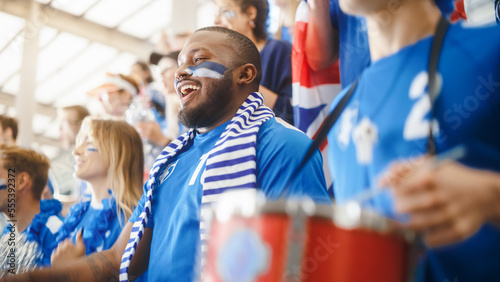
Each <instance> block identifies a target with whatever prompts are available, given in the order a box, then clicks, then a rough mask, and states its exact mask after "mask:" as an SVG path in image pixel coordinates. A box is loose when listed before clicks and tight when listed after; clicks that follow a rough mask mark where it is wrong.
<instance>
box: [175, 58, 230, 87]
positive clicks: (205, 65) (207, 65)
mask: <svg viewBox="0 0 500 282" xmlns="http://www.w3.org/2000/svg"><path fill="white" fill-rule="evenodd" d="M201 69H207V70H210V71H214V72H216V73H217V74H220V75H221V76H222V75H224V73H225V72H226V70H227V68H226V67H225V66H224V65H221V64H219V63H216V62H211V61H205V62H202V63H200V64H199V65H196V66H190V67H188V68H186V72H187V73H188V75H193V74H195V71H196V70H201ZM177 84H179V80H177V79H175V81H174V85H175V88H176V89H177Z"/></svg>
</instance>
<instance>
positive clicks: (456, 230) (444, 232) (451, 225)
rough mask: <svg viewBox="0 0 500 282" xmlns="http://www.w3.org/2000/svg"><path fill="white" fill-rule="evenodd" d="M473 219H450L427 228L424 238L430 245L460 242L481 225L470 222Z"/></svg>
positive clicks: (437, 245)
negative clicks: (445, 222)
mask: <svg viewBox="0 0 500 282" xmlns="http://www.w3.org/2000/svg"><path fill="white" fill-rule="evenodd" d="M471 222H472V221H467V220H464V221H450V222H448V223H447V224H443V225H439V226H436V227H434V228H431V229H428V230H426V232H425V233H424V240H425V243H426V244H427V246H429V247H440V246H444V245H448V244H452V243H457V242H460V241H462V240H464V239H466V238H468V237H469V236H471V235H473V234H474V233H476V232H477V231H478V229H479V227H480V226H481V225H474V224H470V223H471Z"/></svg>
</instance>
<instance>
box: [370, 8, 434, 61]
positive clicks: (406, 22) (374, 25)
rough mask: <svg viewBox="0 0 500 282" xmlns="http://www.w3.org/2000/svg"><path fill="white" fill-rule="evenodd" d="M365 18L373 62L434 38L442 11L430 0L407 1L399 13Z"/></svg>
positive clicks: (374, 14) (377, 14)
mask: <svg viewBox="0 0 500 282" xmlns="http://www.w3.org/2000/svg"><path fill="white" fill-rule="evenodd" d="M381 14H383V13H380V12H379V13H371V14H369V15H367V16H366V21H367V26H368V37H369V45H370V54H371V59H372V61H377V60H379V59H381V58H384V57H387V56H389V55H392V54H395V53H396V52H398V51H399V50H401V49H403V48H404V47H406V46H408V45H411V44H414V43H416V42H418V41H419V40H421V39H422V38H425V37H427V36H430V35H433V34H434V31H435V29H436V26H437V23H438V21H439V19H440V17H441V12H440V11H439V9H438V8H437V7H436V6H435V5H434V3H433V2H432V1H429V0H419V1H405V2H403V4H402V5H401V7H400V9H399V11H397V13H390V17H387V16H386V14H384V15H385V16H384V17H383V18H382V17H381V16H380V15H381Z"/></svg>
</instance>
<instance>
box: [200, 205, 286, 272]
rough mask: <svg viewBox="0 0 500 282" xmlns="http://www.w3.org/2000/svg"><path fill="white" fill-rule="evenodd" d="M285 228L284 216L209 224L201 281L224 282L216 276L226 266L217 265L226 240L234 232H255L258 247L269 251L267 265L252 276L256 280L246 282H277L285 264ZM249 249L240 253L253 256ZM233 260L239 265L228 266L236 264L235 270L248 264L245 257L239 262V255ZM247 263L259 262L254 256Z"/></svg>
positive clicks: (238, 219) (262, 216) (264, 216)
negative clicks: (205, 261) (204, 265)
mask: <svg viewBox="0 0 500 282" xmlns="http://www.w3.org/2000/svg"><path fill="white" fill-rule="evenodd" d="M289 226H290V220H289V218H288V216H287V215H285V214H266V215H261V216H258V217H253V218H243V217H232V218H231V219H230V220H229V222H226V223H220V222H218V221H214V222H212V224H211V227H210V237H209V244H208V257H207V265H206V270H207V271H204V275H203V277H202V281H207V282H208V281H227V280H225V279H222V278H221V276H220V272H221V270H220V268H221V267H222V268H224V267H227V265H223V266H221V265H220V264H221V263H224V262H221V258H220V256H221V254H220V253H221V250H222V249H223V248H224V246H225V245H226V242H227V241H228V240H229V238H231V236H233V235H234V234H236V233H237V232H242V230H244V231H245V232H255V234H257V235H258V236H259V237H260V239H261V241H262V243H263V244H264V245H266V247H268V248H269V252H268V254H267V255H266V256H267V259H268V262H270V263H266V266H265V269H263V270H262V271H260V272H259V273H255V275H256V276H254V279H255V278H257V277H258V278H257V279H255V280H253V279H252V280H250V281H281V279H282V277H283V269H284V267H285V263H286V252H287V240H285V239H286V238H288V229H289ZM250 248H251V247H250V246H248V249H247V250H244V251H247V254H248V253H250V252H253V251H254V250H252V249H250ZM252 254H253V253H252ZM233 256H235V257H236V259H238V260H240V261H238V262H234V261H233V262H232V263H233V264H232V266H234V264H236V265H237V268H245V267H246V266H247V265H248V264H249V262H248V256H243V257H245V258H242V256H241V255H239V254H234V255H233ZM229 259H231V258H229ZM250 259H256V260H262V258H260V257H257V256H255V255H253V258H250ZM217 264H219V265H217ZM234 271H235V272H236V273H238V272H245V271H243V270H241V269H234ZM239 278H241V279H242V280H240V281H244V280H246V279H244V278H243V277H239Z"/></svg>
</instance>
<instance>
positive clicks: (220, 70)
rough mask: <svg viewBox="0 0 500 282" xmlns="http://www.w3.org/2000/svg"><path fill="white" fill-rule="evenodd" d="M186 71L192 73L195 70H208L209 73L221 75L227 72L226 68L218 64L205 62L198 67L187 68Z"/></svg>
mask: <svg viewBox="0 0 500 282" xmlns="http://www.w3.org/2000/svg"><path fill="white" fill-rule="evenodd" d="M187 69H188V70H191V71H192V72H194V71H195V70H197V69H209V70H211V71H215V72H217V73H219V74H221V75H223V74H224V72H225V71H226V70H227V68H226V67H225V66H223V65H221V64H219V63H216V62H211V61H205V62H202V63H200V64H199V65H196V66H190V67H188V68H187Z"/></svg>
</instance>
